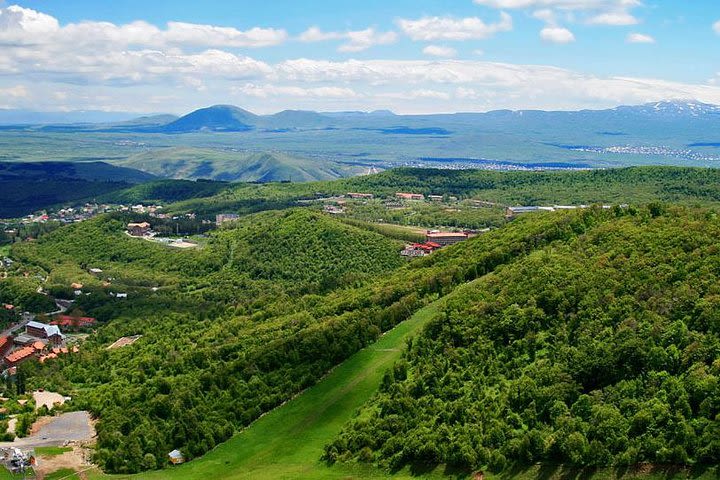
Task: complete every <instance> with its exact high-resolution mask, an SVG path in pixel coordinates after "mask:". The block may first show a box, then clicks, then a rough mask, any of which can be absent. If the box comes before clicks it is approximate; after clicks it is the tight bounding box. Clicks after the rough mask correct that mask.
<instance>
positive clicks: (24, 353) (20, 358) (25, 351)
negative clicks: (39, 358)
mask: <svg viewBox="0 0 720 480" xmlns="http://www.w3.org/2000/svg"><path fill="white" fill-rule="evenodd" d="M35 351H36V350H35V347H23V348H21V349H20V350H15V351H14V352H12V353H11V354H9V355H5V358H4V360H5V364H6V365H7V366H8V367H15V366H17V365H19V364H20V363H22V362H24V361H25V360H28V359H30V358H34V357H35Z"/></svg>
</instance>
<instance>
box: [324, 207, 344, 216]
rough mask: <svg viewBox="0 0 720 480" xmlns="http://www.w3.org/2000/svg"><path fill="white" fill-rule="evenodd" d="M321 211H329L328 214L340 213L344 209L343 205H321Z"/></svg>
mask: <svg viewBox="0 0 720 480" xmlns="http://www.w3.org/2000/svg"><path fill="white" fill-rule="evenodd" d="M323 211H324V212H325V213H329V214H330V215H341V214H343V213H345V209H344V208H343V207H336V206H335V205H325V206H324V207H323Z"/></svg>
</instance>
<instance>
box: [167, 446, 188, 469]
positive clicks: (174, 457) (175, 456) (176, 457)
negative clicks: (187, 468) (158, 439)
mask: <svg viewBox="0 0 720 480" xmlns="http://www.w3.org/2000/svg"><path fill="white" fill-rule="evenodd" d="M168 459H169V460H170V463H172V464H173V465H179V464H181V463H185V457H184V456H183V454H182V452H181V451H180V450H177V449H175V450H173V451H172V452H170V453H168Z"/></svg>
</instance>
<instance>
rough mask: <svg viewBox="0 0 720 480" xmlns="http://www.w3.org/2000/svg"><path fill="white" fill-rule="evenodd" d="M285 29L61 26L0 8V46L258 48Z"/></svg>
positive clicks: (276, 39) (18, 9) (278, 41)
mask: <svg viewBox="0 0 720 480" xmlns="http://www.w3.org/2000/svg"><path fill="white" fill-rule="evenodd" d="M286 38H287V33H286V32H285V30H281V29H274V28H259V27H256V28H252V29H250V30H247V31H241V30H238V29H236V28H232V27H218V26H213V25H201V24H193V23H184V22H169V23H168V24H167V26H166V28H165V29H161V28H158V27H156V26H154V25H151V24H149V23H147V22H143V21H136V22H132V23H128V24H125V25H116V24H114V23H110V22H91V21H85V22H79V23H70V24H67V25H64V26H61V25H60V24H59V22H58V20H57V19H55V18H54V17H52V16H50V15H46V14H44V13H41V12H37V11H35V10H32V9H29V8H23V7H20V6H17V5H11V6H9V7H7V8H2V9H0V44H2V45H6V46H18V45H63V46H66V47H68V48H77V47H79V46H83V45H90V44H92V45H94V46H96V47H100V48H102V47H105V48H106V47H108V46H115V47H121V48H122V47H129V46H133V45H142V46H145V47H153V48H160V47H167V46H173V45H178V46H182V45H190V46H196V47H244V48H258V47H268V46H272V45H279V44H281V43H283V42H284V41H285V39H286Z"/></svg>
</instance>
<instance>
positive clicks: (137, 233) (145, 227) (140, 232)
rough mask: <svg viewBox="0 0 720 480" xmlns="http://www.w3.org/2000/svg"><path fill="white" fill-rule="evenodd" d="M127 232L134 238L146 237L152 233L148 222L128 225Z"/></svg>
mask: <svg viewBox="0 0 720 480" xmlns="http://www.w3.org/2000/svg"><path fill="white" fill-rule="evenodd" d="M127 231H128V233H129V234H130V235H132V236H133V237H144V236H145V235H147V234H148V232H150V224H149V223H147V222H141V223H128V225H127Z"/></svg>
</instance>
